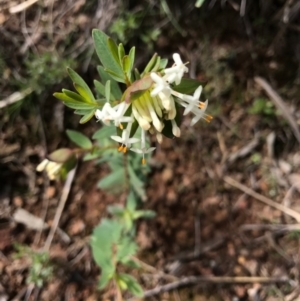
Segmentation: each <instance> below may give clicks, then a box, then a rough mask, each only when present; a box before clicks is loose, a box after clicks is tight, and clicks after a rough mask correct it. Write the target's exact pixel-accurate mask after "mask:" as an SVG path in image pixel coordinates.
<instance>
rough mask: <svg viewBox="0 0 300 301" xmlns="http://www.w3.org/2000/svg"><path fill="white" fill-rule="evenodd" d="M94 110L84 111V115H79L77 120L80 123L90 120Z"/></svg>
mask: <svg viewBox="0 0 300 301" xmlns="http://www.w3.org/2000/svg"><path fill="white" fill-rule="evenodd" d="M95 112H96V110H91V111H90V112H89V113H86V114H85V115H84V116H82V117H81V119H80V120H79V123H80V124H84V123H86V122H88V121H90V120H91V119H92V118H93V117H94V115H95Z"/></svg>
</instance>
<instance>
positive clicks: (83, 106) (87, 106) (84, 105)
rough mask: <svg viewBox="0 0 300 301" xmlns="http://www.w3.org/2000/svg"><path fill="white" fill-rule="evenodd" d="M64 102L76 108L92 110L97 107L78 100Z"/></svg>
mask: <svg viewBox="0 0 300 301" xmlns="http://www.w3.org/2000/svg"><path fill="white" fill-rule="evenodd" d="M64 104H65V105H66V106H67V107H69V108H71V109H74V110H88V109H89V110H90V109H95V108H97V107H96V106H95V105H91V104H87V103H82V102H77V101H64Z"/></svg>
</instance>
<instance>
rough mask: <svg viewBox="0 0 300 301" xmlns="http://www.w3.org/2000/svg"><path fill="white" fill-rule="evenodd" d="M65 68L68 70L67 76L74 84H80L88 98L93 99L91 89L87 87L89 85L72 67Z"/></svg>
mask: <svg viewBox="0 0 300 301" xmlns="http://www.w3.org/2000/svg"><path fill="white" fill-rule="evenodd" d="M67 70H68V73H69V76H70V77H71V79H72V81H73V82H74V83H75V84H77V85H79V86H81V87H82V88H83V89H84V90H85V91H86V92H87V93H88V95H89V99H91V100H92V101H94V100H95V98H94V95H93V93H92V91H91V89H90V88H89V86H88V85H87V84H86V82H85V81H84V80H83V78H82V77H81V76H80V75H79V74H78V73H76V72H75V71H74V70H73V69H71V68H68V69H67Z"/></svg>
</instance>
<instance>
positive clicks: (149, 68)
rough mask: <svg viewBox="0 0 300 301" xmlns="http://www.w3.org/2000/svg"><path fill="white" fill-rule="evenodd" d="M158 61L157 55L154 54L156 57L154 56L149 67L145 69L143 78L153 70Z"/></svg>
mask: <svg viewBox="0 0 300 301" xmlns="http://www.w3.org/2000/svg"><path fill="white" fill-rule="evenodd" d="M156 59H157V53H154V55H153V56H152V58H151V59H150V61H149V62H148V64H147V66H146V67H145V69H144V71H143V73H142V76H144V75H145V74H147V73H149V72H150V70H151V69H152V68H153V66H154V65H155V63H156Z"/></svg>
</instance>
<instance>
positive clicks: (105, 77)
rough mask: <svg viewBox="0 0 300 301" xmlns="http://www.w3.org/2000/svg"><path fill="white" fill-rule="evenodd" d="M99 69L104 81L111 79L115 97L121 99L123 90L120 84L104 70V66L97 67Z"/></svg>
mask: <svg viewBox="0 0 300 301" xmlns="http://www.w3.org/2000/svg"><path fill="white" fill-rule="evenodd" d="M97 71H98V73H99V75H100V77H101V80H102V83H104V84H105V83H106V82H107V81H108V80H110V81H111V92H112V94H113V96H114V98H115V99H121V97H122V94H123V93H122V91H121V89H120V87H119V84H118V83H117V82H116V81H115V80H114V79H113V78H112V77H111V76H110V75H109V74H108V73H107V72H106V71H105V70H104V68H103V67H102V66H98V67H97Z"/></svg>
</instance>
